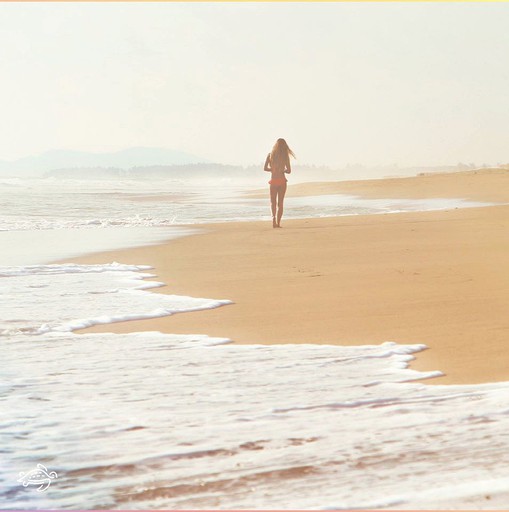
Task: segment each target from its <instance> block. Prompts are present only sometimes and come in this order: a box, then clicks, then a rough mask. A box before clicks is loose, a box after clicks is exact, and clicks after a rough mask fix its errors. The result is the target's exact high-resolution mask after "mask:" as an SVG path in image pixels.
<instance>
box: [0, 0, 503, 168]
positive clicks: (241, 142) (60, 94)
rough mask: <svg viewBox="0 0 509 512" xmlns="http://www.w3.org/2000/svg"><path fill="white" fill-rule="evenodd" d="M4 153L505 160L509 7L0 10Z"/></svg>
mask: <svg viewBox="0 0 509 512" xmlns="http://www.w3.org/2000/svg"><path fill="white" fill-rule="evenodd" d="M0 13H1V16H0V44H1V48H2V51H1V53H0V69H1V72H2V82H1V85H0V91H1V92H0V109H1V112H2V124H1V128H0V129H1V137H0V159H13V158H18V157H22V156H26V155H29V154H32V153H37V152H42V151H46V150H49V149H58V148H62V149H80V150H87V151H110V150H118V149H123V148H126V147H130V146H161V147H168V148H174V149H177V150H182V151H187V152H191V153H193V154H196V155H200V156H202V157H203V158H206V159H208V160H213V161H217V162H224V163H238V164H249V163H254V162H259V161H262V160H263V158H264V156H265V155H266V152H267V151H268V149H270V146H271V145H272V144H273V142H274V141H275V139H276V138H277V137H285V138H286V140H288V142H289V143H290V145H291V146H292V147H293V148H294V149H295V152H296V154H297V157H298V158H299V162H306V163H316V164H328V165H344V164H346V163H353V162H360V163H365V164H368V165H371V164H381V165H383V164H393V163H399V164H401V165H419V164H428V165H437V164H455V163H457V162H458V161H463V162H477V163H482V162H497V161H502V162H507V161H509V158H508V148H509V136H508V134H507V133H508V131H507V119H508V118H509V96H508V95H507V91H508V90H509V68H508V66H507V55H508V54H509V31H508V30H507V26H509V4H506V3H500V4H493V3H486V4H485V3H432V4H422V3H415V4H407V3H390V4H389V3H382V4H374V3H355V4H354V3H332V4H324V3H237V4H236V3H211V4H206V3H198V4H196V3H191V4H187V5H186V4H185V3H159V2H156V3H130V2H126V3H90V4H88V3H62V4H56V3H33V4H32V3H31V4H22V3H2V5H1V6H0Z"/></svg>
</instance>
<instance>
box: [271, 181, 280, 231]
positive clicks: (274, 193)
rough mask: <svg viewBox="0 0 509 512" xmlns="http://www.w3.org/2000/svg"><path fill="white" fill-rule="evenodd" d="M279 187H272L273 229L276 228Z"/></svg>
mask: <svg viewBox="0 0 509 512" xmlns="http://www.w3.org/2000/svg"><path fill="white" fill-rule="evenodd" d="M277 192H278V187H277V186H276V185H271V186H270V209H271V210H272V227H273V228H275V227H276V201H277Z"/></svg>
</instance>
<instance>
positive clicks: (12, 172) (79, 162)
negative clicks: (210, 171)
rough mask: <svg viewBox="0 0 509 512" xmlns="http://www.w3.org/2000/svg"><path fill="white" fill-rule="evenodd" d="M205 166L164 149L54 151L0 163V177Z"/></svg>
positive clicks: (204, 161) (199, 158) (196, 159)
mask: <svg viewBox="0 0 509 512" xmlns="http://www.w3.org/2000/svg"><path fill="white" fill-rule="evenodd" d="M192 163H208V161H207V160H206V159H204V158H201V157H198V156H196V155H192V154H189V153H184V152H183V151H175V150H172V149H165V148H148V147H133V148H128V149H123V150H121V151H115V152H106V153H92V152H87V151H69V150H63V149H56V150H52V151H46V152H44V153H40V154H38V155H33V156H28V157H24V158H20V159H18V160H13V161H10V162H9V161H5V160H0V176H4V177H5V176H16V177H28V176H41V175H43V174H45V173H47V172H48V171H51V170H53V169H73V168H95V167H104V168H109V167H116V168H119V169H129V168H131V167H136V166H151V165H185V164H192Z"/></svg>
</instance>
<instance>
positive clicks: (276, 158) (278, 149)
mask: <svg viewBox="0 0 509 512" xmlns="http://www.w3.org/2000/svg"><path fill="white" fill-rule="evenodd" d="M290 155H291V156H293V158H295V155H294V153H293V151H292V150H291V149H290V148H289V147H288V144H287V143H286V141H285V139H278V140H277V141H276V143H275V144H274V147H273V148H272V151H271V152H270V153H269V154H268V155H267V158H266V159H265V166H264V167H263V170H264V171H267V172H270V173H272V177H271V180H270V181H269V184H270V207H271V209H272V227H273V228H280V227H281V217H282V216H283V201H284V199H285V193H286V182H287V181H288V180H287V179H286V178H285V174H290V173H291V172H292V167H291V165H290ZM276 205H277V217H276Z"/></svg>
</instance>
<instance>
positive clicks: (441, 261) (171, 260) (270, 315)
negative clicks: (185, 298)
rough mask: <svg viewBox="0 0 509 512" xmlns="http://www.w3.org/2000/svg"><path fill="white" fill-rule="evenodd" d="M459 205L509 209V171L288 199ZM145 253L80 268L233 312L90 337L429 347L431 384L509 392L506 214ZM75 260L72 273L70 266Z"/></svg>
mask: <svg viewBox="0 0 509 512" xmlns="http://www.w3.org/2000/svg"><path fill="white" fill-rule="evenodd" d="M317 190H323V191H324V192H322V193H351V194H359V195H361V193H362V195H363V196H365V197H401V198H413V197H415V198H417V197H419V198H421V197H422V198H424V197H463V198H471V199H476V200H483V201H500V202H502V201H508V202H509V171H508V172H505V171H484V172H477V173H455V174H450V175H430V176H422V177H416V178H404V179H388V180H370V181H364V182H343V183H341V182H338V183H328V184H323V183H322V184H320V183H319V184H316V183H312V184H302V185H295V186H290V187H289V190H288V198H287V200H288V201H291V197H292V195H312V194H316V193H319V192H317ZM200 228H204V229H205V232H204V233H202V234H198V235H192V236H189V237H185V238H181V239H178V240H173V241H171V242H168V243H165V244H162V245H158V246H150V247H141V248H134V249H128V250H121V251H112V252H105V253H98V254H93V255H90V256H87V257H80V258H76V259H74V260H72V261H75V262H80V263H105V262H111V261H118V262H121V263H131V264H148V265H151V266H153V267H154V271H153V273H154V274H157V278H156V280H158V281H163V282H165V283H167V286H165V287H163V288H160V289H156V290H153V293H170V294H178V295H191V296H195V297H208V298H214V299H230V300H232V301H234V304H232V305H228V306H223V307H221V308H218V309H214V310H207V311H200V312H190V313H181V314H177V315H173V316H170V317H164V318H157V319H152V320H141V321H129V322H122V323H117V324H109V325H102V326H96V327H92V328H89V329H86V331H87V332H100V331H101V332H104V331H110V332H131V331H150V330H159V331H163V332H169V333H187V334H190V333H194V334H208V335H210V336H218V337H225V338H230V339H232V340H234V341H235V342H237V343H333V344H351V345H359V344H379V343H382V342H384V341H396V342H398V343H405V344H406V343H424V344H426V345H427V346H428V347H429V350H426V351H424V352H421V353H419V354H418V355H417V358H416V360H415V361H414V362H413V363H412V364H411V368H414V369H417V370H423V371H428V370H441V371H442V372H444V373H445V374H446V375H445V376H444V377H439V378H434V379H428V380H426V382H428V383H429V384H456V383H458V384H459V383H480V382H494V381H501V380H509V365H508V364H507V361H508V360H509V358H508V351H509V316H508V315H507V304H508V303H509V270H508V268H507V266H508V265H507V264H508V261H509V206H505V205H502V206H490V207H482V208H469V209H455V210H449V211H439V212H415V213H400V214H387V215H369V216H350V217H337V218H326V219H308V220H294V221H285V222H284V227H283V229H272V227H271V224H270V223H267V222H244V223H224V224H215V225H208V226H200ZM67 261H69V260H67Z"/></svg>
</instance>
